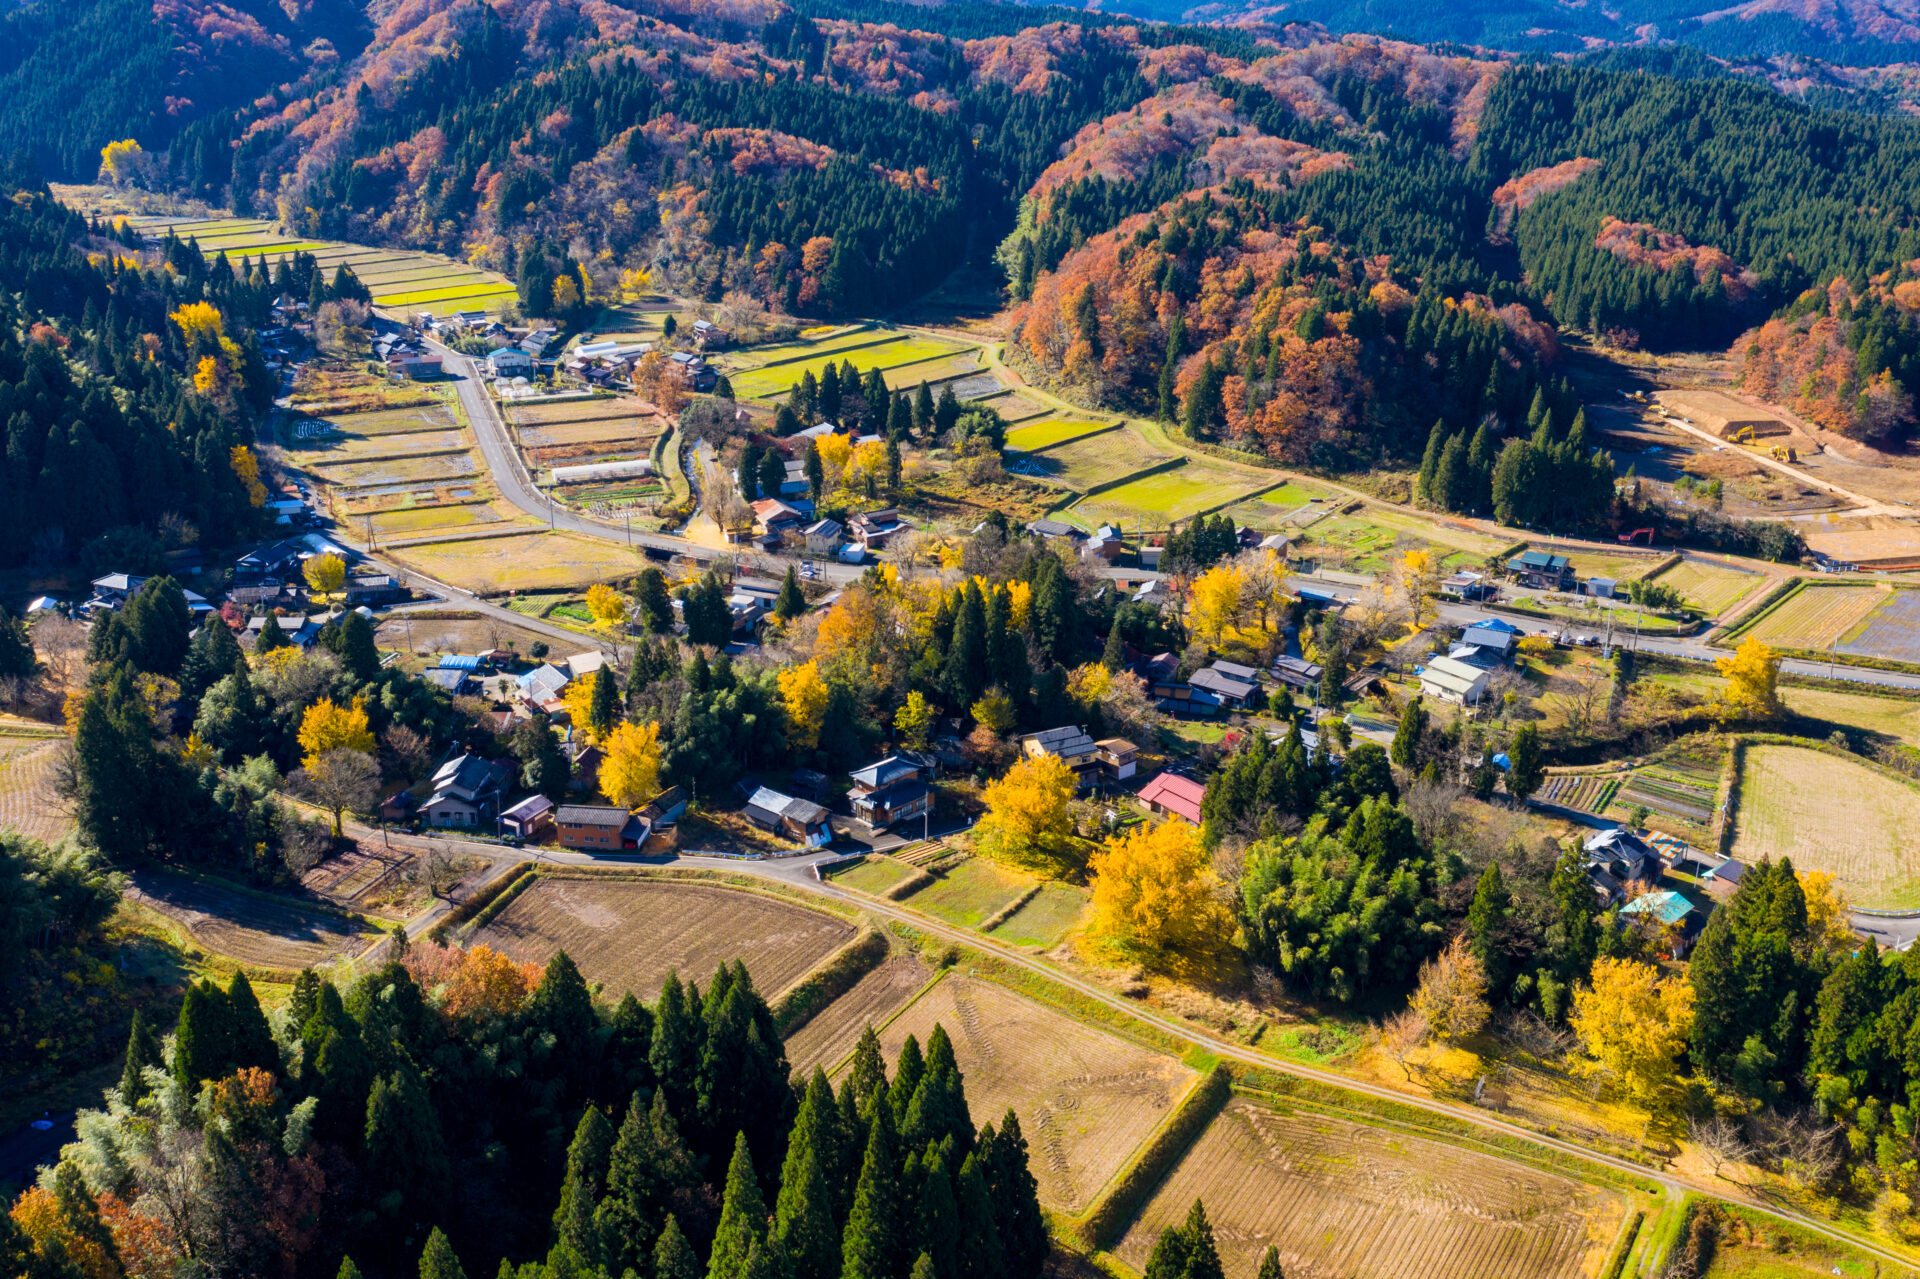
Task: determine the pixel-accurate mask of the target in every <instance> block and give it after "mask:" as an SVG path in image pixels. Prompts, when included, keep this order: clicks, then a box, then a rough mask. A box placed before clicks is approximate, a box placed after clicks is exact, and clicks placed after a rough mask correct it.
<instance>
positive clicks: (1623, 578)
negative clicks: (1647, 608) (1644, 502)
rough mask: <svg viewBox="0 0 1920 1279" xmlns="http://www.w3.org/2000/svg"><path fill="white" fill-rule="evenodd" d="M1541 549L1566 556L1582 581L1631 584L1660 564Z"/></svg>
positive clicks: (1634, 558)
mask: <svg viewBox="0 0 1920 1279" xmlns="http://www.w3.org/2000/svg"><path fill="white" fill-rule="evenodd" d="M1494 549H1496V550H1497V549H1499V548H1498V547H1496V548H1494ZM1540 549H1541V550H1543V551H1551V552H1552V553H1553V554H1555V555H1564V556H1566V557H1567V560H1568V561H1569V562H1570V563H1571V564H1572V565H1573V571H1574V572H1575V573H1577V574H1578V575H1579V576H1580V577H1581V579H1582V580H1585V579H1586V578H1589V577H1610V578H1612V579H1613V580H1614V581H1616V582H1630V581H1633V580H1634V579H1636V578H1639V577H1642V576H1644V575H1645V574H1646V572H1647V570H1648V569H1650V568H1652V567H1653V566H1654V565H1655V564H1658V563H1659V562H1660V561H1659V560H1658V559H1655V558H1653V557H1652V556H1647V555H1609V554H1607V553H1606V552H1605V551H1567V550H1561V549H1559V548H1557V547H1552V546H1542V547H1541V548H1540Z"/></svg>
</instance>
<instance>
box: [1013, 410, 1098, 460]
mask: <svg viewBox="0 0 1920 1279" xmlns="http://www.w3.org/2000/svg"><path fill="white" fill-rule="evenodd" d="M1112 429H1113V424H1112V423H1111V422H1071V421H1062V420H1060V419H1058V418H1047V419H1043V420H1041V421H1038V422H1024V423H1022V424H1021V425H1019V426H1016V427H1014V428H1012V429H1011V430H1009V431H1008V432H1007V447H1008V448H1010V449H1019V450H1021V451H1022V452H1025V453H1037V452H1039V451H1040V450H1041V449H1050V448H1052V447H1053V446H1054V445H1056V444H1066V443H1068V442H1070V441H1072V440H1078V439H1083V438H1085V437H1086V436H1089V435H1096V434H1098V433H1099V432H1101V431H1109V430H1112Z"/></svg>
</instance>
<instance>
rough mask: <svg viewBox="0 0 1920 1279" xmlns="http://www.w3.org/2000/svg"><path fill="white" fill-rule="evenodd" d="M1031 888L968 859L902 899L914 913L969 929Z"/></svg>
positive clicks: (1025, 882) (986, 864) (1024, 881)
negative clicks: (930, 916)
mask: <svg viewBox="0 0 1920 1279" xmlns="http://www.w3.org/2000/svg"><path fill="white" fill-rule="evenodd" d="M1032 886H1033V882H1032V881H1031V880H1028V879H1022V878H1021V877H1020V876H1018V875H1013V874H1009V873H1008V872H1006V871H1004V870H1001V869H1000V868H999V867H998V866H996V865H994V864H993V863H992V862H991V861H988V860H987V859H986V858H984V857H969V858H967V860H965V861H963V862H961V863H960V864H959V865H958V866H955V867H952V868H951V869H949V870H944V871H941V872H940V873H939V875H938V876H937V877H936V878H935V879H934V881H933V883H931V884H929V885H927V886H926V887H925V888H923V889H921V890H920V891H919V892H917V893H914V894H912V895H911V896H909V897H906V898H903V899H902V900H904V901H905V903H906V904H907V905H909V906H911V907H913V908H914V909H915V910H924V911H926V912H927V913H928V914H929V915H938V916H939V917H940V918H941V919H944V920H946V921H947V922H948V923H952V924H959V925H960V926H961V927H962V928H972V927H973V926H974V925H975V924H977V923H979V922H980V921H981V920H983V919H985V918H986V917H987V916H988V915H991V914H993V913H994V912H995V911H997V910H1000V909H1002V908H1003V907H1005V906H1007V905H1009V904H1011V903H1012V901H1013V899H1014V898H1016V897H1018V896H1019V895H1020V894H1021V893H1024V892H1026V891H1027V889H1028V888H1030V887H1032ZM869 891H871V890H869Z"/></svg>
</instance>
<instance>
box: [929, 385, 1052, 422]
mask: <svg viewBox="0 0 1920 1279" xmlns="http://www.w3.org/2000/svg"><path fill="white" fill-rule="evenodd" d="M954 394H955V395H959V394H960V392H959V391H958V390H955V391H954ZM983 398H984V399H985V401H986V405H987V407H988V408H990V409H992V410H993V411H994V412H996V413H998V414H999V415H1000V416H1001V417H1003V418H1005V419H1006V420H1007V421H1009V422H1024V421H1026V420H1027V419H1028V418H1034V417H1042V416H1045V415H1046V414H1048V413H1051V412H1052V411H1053V410H1051V409H1049V408H1048V407H1047V406H1046V405H1044V404H1042V403H1040V402H1039V401H1038V400H1030V399H1028V398H1027V397H1026V396H1024V395H1022V394H1020V393H1019V392H1018V391H1014V392H1012V393H1011V394H1008V395H994V396H987V397H983Z"/></svg>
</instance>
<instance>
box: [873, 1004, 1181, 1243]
mask: <svg viewBox="0 0 1920 1279" xmlns="http://www.w3.org/2000/svg"><path fill="white" fill-rule="evenodd" d="M936 1025H940V1026H945V1027H946V1029H947V1034H948V1036H950V1037H951V1038H952V1040H953V1052H954V1057H955V1058H956V1059H957V1060H958V1061H959V1063H960V1070H961V1073H962V1074H964V1075H965V1076H966V1080H967V1102H968V1105H969V1107H970V1109H971V1110H972V1112H973V1121H974V1123H976V1124H982V1123H986V1122H987V1121H989V1120H995V1121H997V1120H998V1118H999V1117H1000V1116H1001V1115H1002V1114H1004V1113H1005V1112H1006V1111H1007V1109H1008V1108H1009V1107H1011V1108H1012V1109H1013V1111H1014V1113H1015V1114H1017V1115H1019V1116H1020V1128H1021V1131H1022V1132H1023V1133H1024V1134H1025V1136H1026V1139H1027V1145H1028V1147H1029V1148H1031V1150H1032V1151H1033V1158H1032V1161H1031V1164H1032V1168H1033V1174H1034V1177H1035V1179H1036V1180H1037V1181H1038V1182H1039V1183H1040V1200H1041V1202H1042V1203H1044V1204H1046V1205H1047V1206H1048V1207H1050V1208H1055V1209H1059V1210H1061V1211H1064V1212H1079V1211H1081V1210H1083V1209H1084V1208H1086V1207H1087V1205H1088V1204H1089V1203H1091V1202H1092V1200H1093V1198H1094V1196H1095V1195H1096V1194H1098V1193H1099V1192H1100V1189H1101V1187H1103V1186H1105V1185H1106V1184H1107V1182H1108V1181H1110V1180H1112V1179H1113V1176H1114V1174H1116V1173H1117V1172H1119V1171H1120V1166H1121V1165H1122V1164H1124V1163H1125V1162H1126V1159H1127V1156H1128V1155H1130V1154H1132V1153H1133V1151H1134V1149H1135V1147H1137V1146H1139V1144H1140V1143H1141V1142H1142V1141H1144V1140H1146V1138H1147V1135H1148V1134H1149V1133H1151V1132H1152V1131H1153V1129H1154V1127H1155V1126H1156V1125H1157V1124H1158V1123H1159V1122H1160V1120H1161V1119H1162V1117H1163V1116H1164V1115H1165V1114H1166V1112H1167V1110H1168V1109H1169V1108H1170V1107H1172V1106H1173V1105H1174V1104H1175V1103H1176V1102H1177V1101H1178V1100H1179V1099H1180V1097H1181V1096H1182V1095H1183V1094H1185V1092H1186V1090H1187V1089H1188V1088H1189V1087H1191V1086H1192V1084H1193V1081H1194V1072H1193V1071H1191V1070H1189V1069H1188V1068H1187V1067H1185V1066H1183V1065H1182V1064H1180V1063H1179V1062H1178V1061H1175V1060H1174V1059H1173V1058H1171V1057H1167V1056H1164V1055H1162V1054H1160V1053H1156V1052H1153V1051H1151V1050H1149V1049H1145V1048H1140V1047H1136V1046H1135V1045H1133V1044H1130V1043H1128V1042H1127V1041H1125V1040H1123V1039H1120V1038H1118V1037H1116V1036H1114V1035H1110V1034H1108V1033H1106V1032H1105V1031H1101V1030H1096V1029H1094V1028H1093V1027H1091V1026H1086V1025H1082V1024H1081V1023H1080V1022H1077V1021H1075V1020H1073V1019H1072V1018H1071V1017H1067V1016H1065V1015H1064V1014H1062V1013H1057V1012H1054V1011H1053V1010H1052V1009H1050V1008H1045V1007H1042V1006H1041V1005H1039V1004H1036V1003H1034V1002H1033V1001H1032V1000H1029V999H1025V998H1023V997H1021V996H1020V995H1017V994H1015V993H1013V992H1012V991H1010V990H1007V989H1005V988H1004V987H1001V986H996V985H993V984H992V983H990V982H984V981H979V980H976V979H974V978H969V977H962V976H960V975H958V974H957V973H949V974H948V976H947V977H946V978H945V980H943V981H940V982H938V983H936V984H935V985H934V986H933V987H932V988H930V989H929V990H928V991H927V992H926V993H925V994H924V995H922V996H920V998H919V999H917V1000H915V1001H914V1002H913V1004H912V1005H911V1006H910V1007H908V1009H907V1010H906V1011H905V1012H903V1013H901V1014H900V1016H899V1017H898V1018H896V1019H895V1020H894V1021H893V1023H892V1024H891V1025H889V1026H888V1027H887V1028H886V1029H885V1030H883V1031H881V1032H880V1046H881V1048H882V1050H883V1051H884V1052H885V1053H886V1056H887V1059H888V1060H892V1059H893V1056H894V1054H895V1053H896V1052H898V1051H899V1049H900V1045H901V1044H903V1043H904V1042H906V1038H907V1036H908V1035H913V1036H915V1037H917V1038H918V1039H919V1040H920V1042H921V1043H922V1044H925V1043H926V1042H927V1037H928V1036H929V1035H931V1034H932V1033H933V1028H934V1027H935V1026H936Z"/></svg>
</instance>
